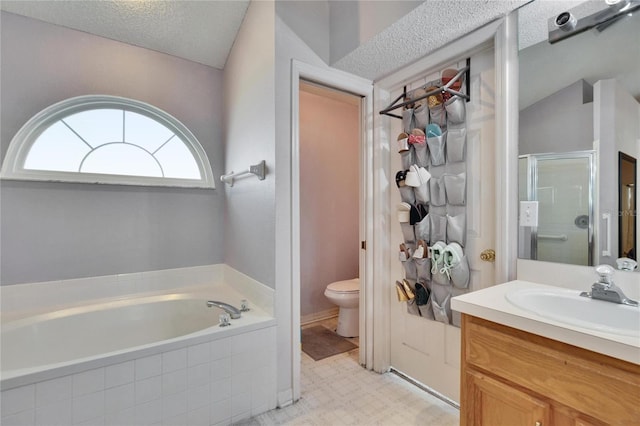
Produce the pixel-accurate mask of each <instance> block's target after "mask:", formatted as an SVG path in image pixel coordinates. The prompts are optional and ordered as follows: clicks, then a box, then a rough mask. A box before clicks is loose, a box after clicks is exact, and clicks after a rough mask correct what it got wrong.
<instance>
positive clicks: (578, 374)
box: [460, 314, 640, 426]
mask: <svg viewBox="0 0 640 426" xmlns="http://www.w3.org/2000/svg"><path fill="white" fill-rule="evenodd" d="M461 373H462V374H461V389H460V391H461V394H460V396H461V398H460V405H461V413H460V424H461V425H463V426H465V425H466V426H472V425H473V426H476V425H484V426H515V425H518V426H528V425H531V426H550V425H553V426H597V425H640V365H636V364H633V363H630V362H626V361H622V360H619V359H616V358H612V357H609V356H606V355H601V354H598V353H595V352H591V351H588V350H585V349H581V348H578V347H575V346H572V345H568V344H565V343H561V342H558V341H555V340H551V339H547V338H544V337H541V336H537V335H534V334H530V333H527V332H524V331H521V330H517V329H514V328H511V327H507V326H504V325H501V324H497V323H494V322H490V321H486V320H483V319H480V318H477V317H473V316H470V315H466V314H463V315H462V371H461Z"/></svg>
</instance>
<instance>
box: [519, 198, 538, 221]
mask: <svg viewBox="0 0 640 426" xmlns="http://www.w3.org/2000/svg"><path fill="white" fill-rule="evenodd" d="M520 226H538V202H537V201H520Z"/></svg>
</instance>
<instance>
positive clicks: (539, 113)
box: [518, 80, 593, 155]
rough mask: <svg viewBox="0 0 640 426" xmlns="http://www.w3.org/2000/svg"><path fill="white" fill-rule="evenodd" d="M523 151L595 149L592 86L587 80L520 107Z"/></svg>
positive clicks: (521, 145)
mask: <svg viewBox="0 0 640 426" xmlns="http://www.w3.org/2000/svg"><path fill="white" fill-rule="evenodd" d="M518 132H519V139H518V150H519V153H520V155H524V154H541V153H547V152H571V151H584V150H590V149H593V87H592V86H591V85H590V84H588V83H586V82H585V81H584V80H580V81H577V82H575V83H573V84H572V85H570V86H568V87H565V88H564V89H561V90H558V91H557V92H556V93H554V94H553V95H550V96H548V97H546V98H544V99H542V100H540V101H538V102H536V103H535V104H533V105H531V106H529V107H527V108H525V109H523V110H522V111H520V122H519V126H518Z"/></svg>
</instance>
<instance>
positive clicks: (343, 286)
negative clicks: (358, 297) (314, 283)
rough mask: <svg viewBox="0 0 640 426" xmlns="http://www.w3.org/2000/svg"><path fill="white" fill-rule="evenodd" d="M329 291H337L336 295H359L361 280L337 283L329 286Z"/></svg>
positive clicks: (355, 279)
mask: <svg viewBox="0 0 640 426" xmlns="http://www.w3.org/2000/svg"><path fill="white" fill-rule="evenodd" d="M327 290H330V291H335V292H336V293H357V292H359V291H360V279H359V278H354V279H352V280H345V281H336V282H334V283H331V284H329V285H328V286H327Z"/></svg>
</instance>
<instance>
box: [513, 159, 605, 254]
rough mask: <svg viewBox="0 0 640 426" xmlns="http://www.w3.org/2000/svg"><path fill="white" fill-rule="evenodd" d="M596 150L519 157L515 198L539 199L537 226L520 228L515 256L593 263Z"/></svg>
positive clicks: (522, 199) (521, 199)
mask: <svg viewBox="0 0 640 426" xmlns="http://www.w3.org/2000/svg"><path fill="white" fill-rule="evenodd" d="M595 161H596V160H595V151H574V152H564V153H554V154H528V155H522V156H520V157H519V163H518V166H519V179H518V182H519V200H520V201H537V202H538V224H537V226H531V227H522V226H521V227H520V228H519V233H520V235H519V237H520V238H519V239H518V241H519V247H518V250H519V253H518V254H519V257H521V258H526V259H533V260H542V261H547V262H560V263H569V264H574V265H593V262H594V237H593V235H594V217H595V216H594V208H595V206H594V202H595V170H596V167H595V165H596V163H595Z"/></svg>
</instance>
